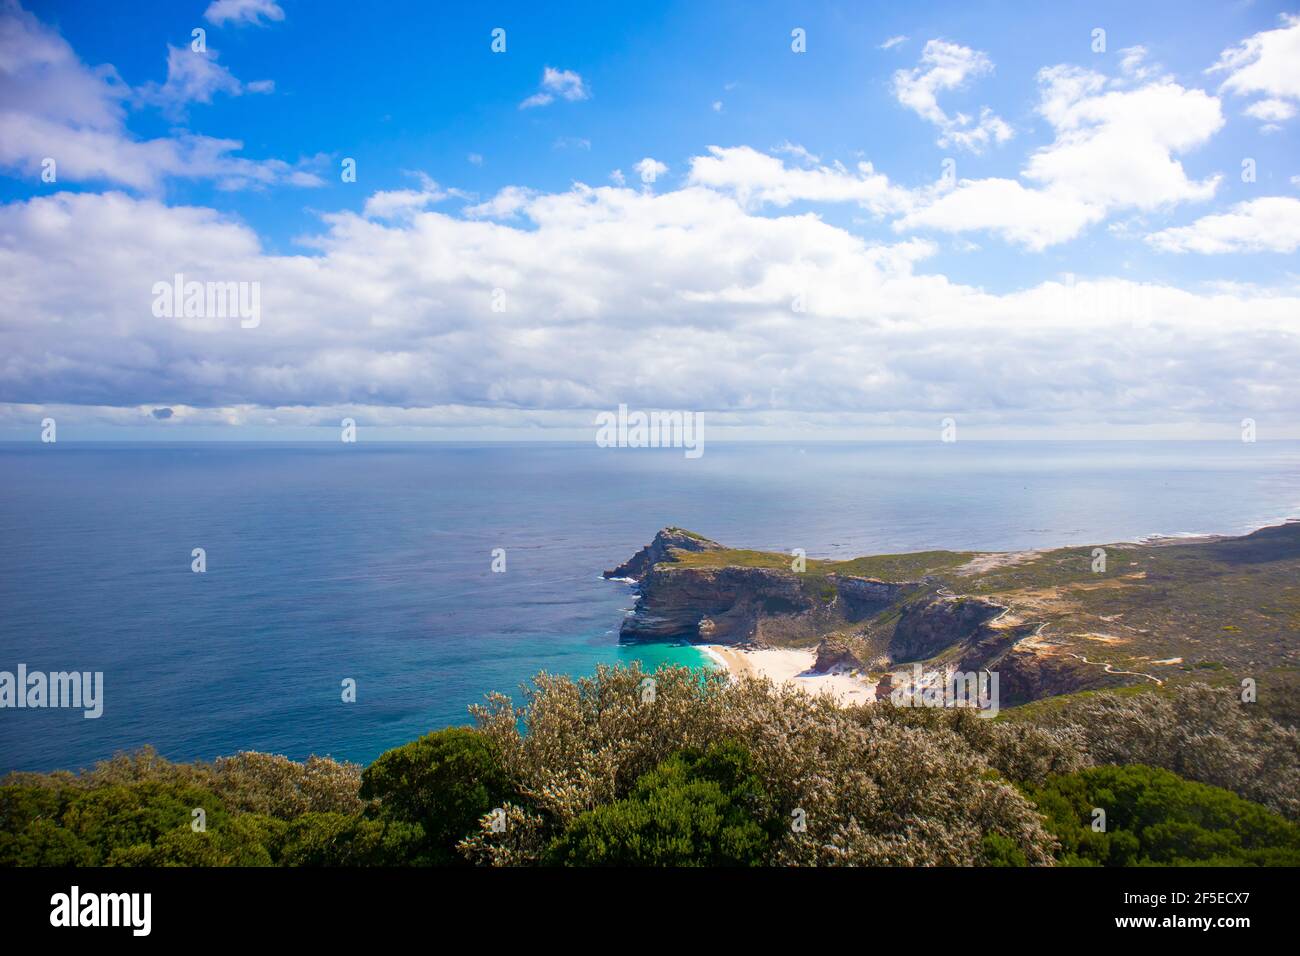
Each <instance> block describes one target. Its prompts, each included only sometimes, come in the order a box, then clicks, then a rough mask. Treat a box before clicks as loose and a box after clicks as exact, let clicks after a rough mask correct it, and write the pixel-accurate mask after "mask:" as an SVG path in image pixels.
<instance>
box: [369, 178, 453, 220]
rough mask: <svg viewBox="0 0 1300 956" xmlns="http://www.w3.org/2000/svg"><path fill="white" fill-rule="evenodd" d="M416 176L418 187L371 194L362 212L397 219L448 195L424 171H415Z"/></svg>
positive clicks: (374, 216)
mask: <svg viewBox="0 0 1300 956" xmlns="http://www.w3.org/2000/svg"><path fill="white" fill-rule="evenodd" d="M416 178H417V179H418V180H419V181H420V188H419V189H393V190H387V191H381V192H377V193H374V194H372V195H371V196H370V197H369V198H367V199H366V204H365V207H364V210H363V213H362V214H363V215H364V216H366V217H367V218H369V219H397V218H400V217H403V216H410V215H413V214H414V213H416V212H419V211H420V210H422V209H425V208H427V207H428V206H430V205H432V204H433V203H437V202H441V201H442V200H444V199H446V198H447V196H448V195H449V193H448V192H447V191H446V190H444V189H441V188H440V187H439V186H438V184H437V183H436V182H434V181H433V180H432V179H430V178H429V177H428V176H426V175H425V174H424V173H417V174H416Z"/></svg>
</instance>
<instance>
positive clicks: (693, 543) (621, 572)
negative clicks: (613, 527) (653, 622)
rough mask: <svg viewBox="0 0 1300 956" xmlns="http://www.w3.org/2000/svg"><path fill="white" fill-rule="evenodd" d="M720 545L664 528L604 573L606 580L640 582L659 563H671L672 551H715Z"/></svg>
mask: <svg viewBox="0 0 1300 956" xmlns="http://www.w3.org/2000/svg"><path fill="white" fill-rule="evenodd" d="M721 548H722V545H720V544H718V542H716V541H710V540H709V539H708V538H702V537H700V536H699V535H698V534H692V533H691V532H689V531H683V530H682V529H681V528H664V529H663V530H662V531H660V532H659V533H658V534H657V535H655V537H654V540H653V541H651V542H650V543H649V544H647V545H646V546H645V547H644V548H642V549H641V550H640V551H638V552H637V553H636V554H634V555H632V557H630V558H628V559H627V560H626V561H624V562H623V563H622V564H620V565H619V566H618V567H616V568H613V569H612V570H609V571H606V572H605V577H607V578H626V579H628V580H631V581H640V580H641V579H642V578H643V577H645V575H646V573H647V572H649V570H650V569H651V568H653V567H654V566H655V565H656V564H657V563H659V562H660V561H671V560H672V557H671V553H672V552H673V551H687V552H690V551H716V550H720V549H721Z"/></svg>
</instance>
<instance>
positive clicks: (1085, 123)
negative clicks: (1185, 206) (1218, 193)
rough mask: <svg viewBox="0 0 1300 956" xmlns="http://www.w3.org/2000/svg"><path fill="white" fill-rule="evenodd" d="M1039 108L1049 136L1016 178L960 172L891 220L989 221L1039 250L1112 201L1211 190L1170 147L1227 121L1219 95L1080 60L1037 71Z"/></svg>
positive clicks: (909, 223)
mask: <svg viewBox="0 0 1300 956" xmlns="http://www.w3.org/2000/svg"><path fill="white" fill-rule="evenodd" d="M1038 80H1039V85H1040V104H1039V113H1040V114H1041V115H1042V116H1043V117H1044V118H1045V119H1046V120H1047V121H1048V122H1049V123H1051V125H1052V127H1053V129H1054V130H1055V134H1056V135H1055V139H1054V140H1053V142H1052V143H1051V144H1049V145H1048V146H1044V147H1042V148H1040V149H1038V150H1035V151H1034V152H1033V153H1032V154H1031V155H1030V157H1029V160H1028V162H1027V163H1026V165H1025V167H1024V170H1023V171H1022V176H1023V178H1024V179H1026V180H1028V181H1029V182H1030V183H1034V184H1036V185H1033V186H1030V185H1025V184H1024V183H1020V182H1018V181H1015V180H1007V179H993V180H962V181H961V182H959V183H958V184H957V186H956V188H955V189H951V190H948V191H940V192H939V193H938V194H937V196H938V198H936V199H935V200H934V201H933V202H929V203H925V204H922V205H920V206H918V208H917V209H915V210H913V211H912V212H911V213H910V214H909V215H907V216H905V217H904V218H903V219H902V220H901V221H899V222H898V223H897V224H896V228H898V229H914V228H932V229H939V230H942V231H946V232H964V231H971V230H980V229H987V230H989V231H991V232H994V233H996V234H999V235H1001V236H1003V237H1004V238H1006V239H1008V240H1010V241H1012V242H1017V243H1020V244H1022V245H1025V246H1027V247H1029V248H1031V249H1035V250H1041V249H1044V248H1046V247H1047V246H1050V245H1055V244H1057V243H1060V242H1064V241H1067V240H1069V239H1072V238H1074V237H1075V236H1077V235H1079V234H1080V233H1081V232H1082V231H1083V230H1084V229H1085V228H1086V227H1087V226H1089V225H1091V224H1093V223H1096V222H1100V221H1101V220H1102V219H1104V218H1105V217H1106V216H1107V215H1108V214H1109V213H1111V212H1112V211H1114V210H1118V209H1139V210H1143V211H1150V210H1154V209H1158V208H1163V207H1169V206H1173V205H1176V204H1178V203H1181V202H1195V201H1201V200H1206V199H1209V198H1211V197H1212V196H1213V195H1214V193H1215V190H1216V189H1217V187H1218V184H1219V177H1218V176H1213V177H1210V178H1207V179H1204V180H1199V181H1198V180H1192V179H1190V178H1189V177H1188V176H1187V173H1186V171H1185V170H1184V169H1183V166H1182V164H1181V163H1180V162H1179V161H1178V160H1177V159H1175V154H1178V153H1183V152H1187V151H1189V150H1192V149H1195V148H1196V147H1198V146H1200V145H1202V144H1204V143H1205V142H1207V141H1208V140H1209V139H1210V137H1212V136H1213V135H1214V134H1215V133H1216V132H1218V130H1219V129H1221V128H1222V126H1223V122H1224V121H1223V113H1222V110H1221V109H1220V107H1219V101H1218V99H1216V98H1215V97H1213V96H1209V95H1207V94H1206V93H1204V92H1203V91H1201V90H1188V89H1184V88H1183V87H1181V86H1179V85H1178V84H1176V83H1174V82H1172V81H1170V80H1159V81H1156V82H1152V83H1148V84H1147V85H1145V86H1140V87H1136V88H1131V89H1129V88H1123V89H1118V88H1113V87H1111V86H1110V85H1109V84H1108V83H1107V81H1106V78H1105V77H1104V76H1102V75H1101V74H1098V73H1094V72H1091V71H1088V70H1082V69H1079V68H1078V67H1070V66H1057V67H1051V68H1048V69H1044V70H1041V71H1040V72H1039V76H1038Z"/></svg>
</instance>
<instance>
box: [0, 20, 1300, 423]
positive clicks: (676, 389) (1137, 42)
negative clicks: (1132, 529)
mask: <svg viewBox="0 0 1300 956" xmlns="http://www.w3.org/2000/svg"><path fill="white" fill-rule="evenodd" d="M541 6H542V5H538V4H518V5H513V4H492V3H475V4H461V5H455V4H429V3H368V4H358V3H352V2H347V3H343V2H332V0H314V2H311V3H307V2H304V0H298V2H295V0H198V2H192V3H191V2H186V0H174V2H165V3H163V2H160V3H151V2H146V0H140V2H133V3H91V2H62V3H53V2H35V0H29V2H26V3H24V4H19V3H18V2H17V0H0V439H5V440H38V439H39V436H40V434H41V430H42V422H43V421H44V420H45V419H47V418H52V419H54V421H55V422H56V423H57V428H58V437H59V438H60V440H68V439H70V440H78V439H85V440H114V439H122V440H132V441H138V440H155V439H156V440H197V439H240V440H252V439H286V440H298V439H312V438H315V439H320V438H331V439H332V438H334V437H336V436H337V435H338V433H339V428H340V422H341V420H342V419H344V418H351V419H353V420H355V421H356V423H357V425H358V429H359V433H360V435H361V437H362V438H363V439H458V440H463V439H468V440H472V439H483V440H507V439H520V440H528V439H569V440H590V438H591V436H592V434H593V431H594V426H593V423H594V421H595V418H596V416H597V415H599V414H600V413H601V412H605V411H609V410H613V409H616V408H617V407H618V406H619V405H623V404H625V405H628V406H629V407H631V408H633V409H646V410H651V409H665V410H683V411H690V412H694V413H697V414H699V415H701V416H703V418H704V420H705V421H706V422H707V427H708V430H709V434H710V437H711V438H715V439H722V438H746V439H799V440H815V439H890V438H897V439H916V438H927V437H933V436H935V435H937V434H938V433H939V431H940V428H941V422H942V421H943V420H944V419H947V418H951V419H952V420H954V421H955V422H956V423H957V427H958V429H959V434H961V435H962V436H964V437H988V438H1054V439H1066V438H1117V439H1119V438H1207V439H1225V440H1238V439H1239V436H1240V434H1241V431H1242V422H1243V420H1245V419H1250V420H1252V421H1253V422H1255V423H1256V424H1255V427H1256V433H1257V435H1258V437H1259V438H1260V439H1261V440H1265V439H1269V438H1300V335H1298V333H1300V267H1298V260H1297V256H1296V253H1297V248H1298V247H1300V153H1298V152H1297V149H1296V135H1297V129H1298V128H1300V115H1298V114H1300V11H1298V10H1297V8H1296V7H1295V5H1294V4H1290V5H1289V4H1285V3H1282V4H1277V3H1272V4H1270V3H1263V2H1253V3H1247V2H1239V3H1186V2H1182V3H1160V2H1152V3H1142V4H1133V3H1113V4H1112V3H1097V4H1070V5H1068V9H1067V5H1052V4H1044V5H1036V4H1023V3H970V2H961V3H932V4H925V3H912V4H888V5H885V4H867V3H825V4H806V3H803V4H778V3H761V2H759V3H754V2H745V3H741V2H737V3H726V2H717V3H708V4H700V3H680V4H673V3H669V4H638V5H635V6H634V5H625V4H594V3H591V4H563V3H560V4H547V5H545V9H541ZM457 7H459V8H460V9H459V10H458V9H457ZM177 275H180V276H182V277H183V278H182V279H181V280H180V282H181V291H180V294H179V296H174V295H172V294H170V293H168V294H163V293H162V292H161V290H162V289H163V288H171V287H172V286H174V285H175V284H176V279H175V277H176V276H177ZM187 283H189V284H190V286H188V287H187V286H186V284H187ZM195 283H197V284H198V286H199V289H200V294H199V295H198V296H197V298H196V299H195V300H194V301H193V302H189V301H187V299H189V290H190V289H191V288H193V284H195ZM231 284H233V285H231ZM214 286H215V287H218V288H220V289H228V288H229V289H237V291H238V293H239V294H242V295H243V296H244V300H243V302H244V305H245V312H244V313H236V312H235V311H234V310H226V309H221V308H220V301H219V299H218V300H212V299H211V298H210V297H205V296H207V294H208V293H210V292H211V289H212V287H214ZM232 301H237V300H232ZM178 305H179V306H180V308H176V306H178ZM245 313H246V314H245ZM254 313H255V314H254Z"/></svg>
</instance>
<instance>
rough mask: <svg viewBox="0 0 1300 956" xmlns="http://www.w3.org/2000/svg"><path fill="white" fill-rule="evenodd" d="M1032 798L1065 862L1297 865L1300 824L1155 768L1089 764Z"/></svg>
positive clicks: (1032, 791) (1038, 790)
mask: <svg viewBox="0 0 1300 956" xmlns="http://www.w3.org/2000/svg"><path fill="white" fill-rule="evenodd" d="M1029 795H1030V797H1031V798H1032V799H1033V800H1034V803H1035V805H1036V806H1037V807H1038V809H1039V810H1040V811H1041V812H1042V813H1043V815H1044V818H1045V819H1046V821H1047V825H1048V828H1049V829H1050V830H1051V831H1052V833H1053V835H1054V836H1055V837H1056V838H1057V840H1058V841H1059V845H1060V849H1059V850H1058V856H1059V858H1060V860H1061V862H1062V863H1065V864H1067V865H1101V866H1141V865H1151V864H1158V865H1162V866H1181V865H1188V864H1199V865H1214V866H1253V865H1275V866H1295V865H1297V864H1300V826H1297V825H1296V824H1294V823H1291V822H1290V821H1288V820H1286V819H1285V818H1283V817H1282V816H1280V815H1279V814H1277V813H1274V812H1272V811H1270V810H1268V809H1266V808H1264V807H1262V806H1260V805H1259V804H1256V803H1251V802H1250V801H1248V800H1243V799H1242V798H1241V797H1239V796H1237V795H1236V794H1235V793H1231V792H1230V791H1228V790H1225V789H1223V788H1221V787H1212V786H1209V785H1208V784H1203V783H1196V782H1194V781H1190V780H1184V779H1182V778H1181V777H1179V776H1178V775H1177V774H1174V773H1172V772H1170V771H1168V770H1164V769H1161V768H1158V767H1146V766H1141V765H1132V766H1107V767H1094V768H1092V769H1090V770H1083V771H1080V772H1078V773H1074V774H1068V775H1065V776H1061V777H1053V778H1052V779H1051V780H1049V781H1047V782H1046V784H1044V786H1042V787H1040V788H1031V789H1030V790H1029ZM1095 808H1100V809H1101V810H1104V811H1105V815H1106V816H1105V823H1106V828H1105V832H1097V831H1095V830H1093V817H1094V809H1095Z"/></svg>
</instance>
